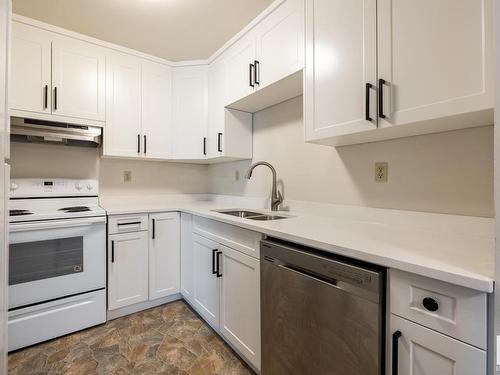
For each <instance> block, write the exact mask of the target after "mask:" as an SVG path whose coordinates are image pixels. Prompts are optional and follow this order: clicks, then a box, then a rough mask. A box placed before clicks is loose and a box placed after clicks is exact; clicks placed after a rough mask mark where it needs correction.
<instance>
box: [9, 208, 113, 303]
mask: <svg viewBox="0 0 500 375" xmlns="http://www.w3.org/2000/svg"><path fill="white" fill-rule="evenodd" d="M105 285H106V218H105V217H94V218H81V219H68V220H48V221H41V222H24V223H11V224H10V241H9V309H13V308H17V307H22V306H26V305H31V304H36V303H39V302H44V301H49V300H53V299H57V298H61V297H66V296H71V295H75V294H79V293H84V292H88V291H92V290H96V289H101V288H104V287H105Z"/></svg>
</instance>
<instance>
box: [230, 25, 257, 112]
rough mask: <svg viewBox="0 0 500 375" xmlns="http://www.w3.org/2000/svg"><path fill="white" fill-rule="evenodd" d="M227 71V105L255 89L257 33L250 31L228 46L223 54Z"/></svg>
mask: <svg viewBox="0 0 500 375" xmlns="http://www.w3.org/2000/svg"><path fill="white" fill-rule="evenodd" d="M223 58H224V60H225V65H226V67H225V71H226V79H225V81H226V103H225V104H226V105H228V104H231V103H234V102H236V101H238V100H239V99H241V98H244V97H245V96H247V95H250V94H251V93H253V92H254V91H255V87H256V85H255V74H254V73H255V71H254V64H255V59H256V43H255V34H254V33H253V32H252V31H250V32H249V33H248V34H247V35H245V36H244V37H243V38H241V39H240V40H238V41H237V42H236V43H235V44H233V45H232V46H231V47H229V48H228V50H227V51H226V52H225V53H224V56H223Z"/></svg>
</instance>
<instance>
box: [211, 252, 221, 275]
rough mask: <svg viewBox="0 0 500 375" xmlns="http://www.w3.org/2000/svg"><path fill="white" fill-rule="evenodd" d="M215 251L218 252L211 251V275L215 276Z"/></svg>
mask: <svg viewBox="0 0 500 375" xmlns="http://www.w3.org/2000/svg"><path fill="white" fill-rule="evenodd" d="M217 251H219V249H213V250H212V275H215V274H216V273H217V268H216V267H215V256H216V254H217Z"/></svg>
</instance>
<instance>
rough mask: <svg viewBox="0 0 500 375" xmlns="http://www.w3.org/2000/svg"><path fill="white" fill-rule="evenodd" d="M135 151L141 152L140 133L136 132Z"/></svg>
mask: <svg viewBox="0 0 500 375" xmlns="http://www.w3.org/2000/svg"><path fill="white" fill-rule="evenodd" d="M137 153H138V154H140V153H141V135H140V134H137Z"/></svg>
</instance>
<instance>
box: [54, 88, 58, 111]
mask: <svg viewBox="0 0 500 375" xmlns="http://www.w3.org/2000/svg"><path fill="white" fill-rule="evenodd" d="M54 111H57V87H54Z"/></svg>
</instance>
